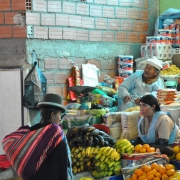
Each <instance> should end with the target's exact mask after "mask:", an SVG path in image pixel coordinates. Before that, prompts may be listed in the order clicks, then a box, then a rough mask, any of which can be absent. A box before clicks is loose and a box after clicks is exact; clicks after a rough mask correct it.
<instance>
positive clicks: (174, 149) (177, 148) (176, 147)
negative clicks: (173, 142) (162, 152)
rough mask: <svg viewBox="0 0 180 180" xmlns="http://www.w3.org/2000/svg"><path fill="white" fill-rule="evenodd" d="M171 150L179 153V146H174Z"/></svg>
mask: <svg viewBox="0 0 180 180" xmlns="http://www.w3.org/2000/svg"><path fill="white" fill-rule="evenodd" d="M172 150H173V151H174V153H179V152H180V148H179V146H174V147H173V149H172Z"/></svg>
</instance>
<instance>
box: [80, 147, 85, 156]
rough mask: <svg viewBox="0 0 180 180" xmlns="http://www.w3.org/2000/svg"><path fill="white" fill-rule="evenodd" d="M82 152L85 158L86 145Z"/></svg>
mask: <svg viewBox="0 0 180 180" xmlns="http://www.w3.org/2000/svg"><path fill="white" fill-rule="evenodd" d="M81 153H82V157H83V158H84V157H85V156H86V148H85V147H83V149H82V152H81Z"/></svg>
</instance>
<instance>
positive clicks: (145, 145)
mask: <svg viewBox="0 0 180 180" xmlns="http://www.w3.org/2000/svg"><path fill="white" fill-rule="evenodd" d="M142 147H143V148H145V149H147V148H150V146H149V144H143V146H142Z"/></svg>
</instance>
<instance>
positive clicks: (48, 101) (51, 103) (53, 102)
mask: <svg viewBox="0 0 180 180" xmlns="http://www.w3.org/2000/svg"><path fill="white" fill-rule="evenodd" d="M38 107H39V109H41V108H43V107H54V108H57V109H60V110H61V112H62V113H64V112H65V111H66V108H65V107H64V106H63V105H62V97H61V96H59V95H58V94H53V93H48V94H46V95H45V96H44V100H43V101H42V102H40V103H38Z"/></svg>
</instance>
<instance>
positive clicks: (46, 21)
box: [41, 14, 55, 26]
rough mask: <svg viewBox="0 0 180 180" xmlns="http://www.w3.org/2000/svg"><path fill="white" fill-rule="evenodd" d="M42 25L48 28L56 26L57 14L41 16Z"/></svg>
mask: <svg viewBox="0 0 180 180" xmlns="http://www.w3.org/2000/svg"><path fill="white" fill-rule="evenodd" d="M41 24H42V25H47V26H51V25H52V26H54V25H55V14H41Z"/></svg>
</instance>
